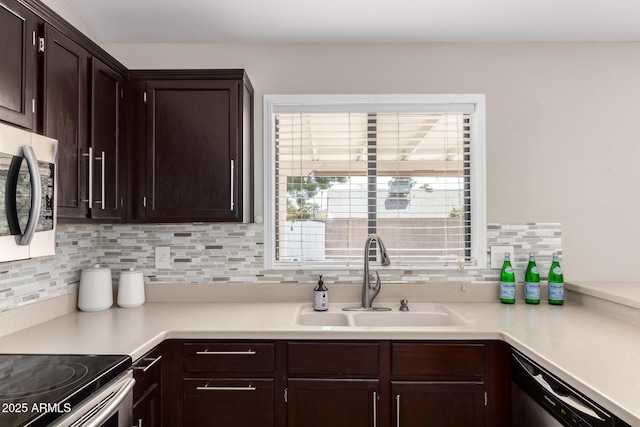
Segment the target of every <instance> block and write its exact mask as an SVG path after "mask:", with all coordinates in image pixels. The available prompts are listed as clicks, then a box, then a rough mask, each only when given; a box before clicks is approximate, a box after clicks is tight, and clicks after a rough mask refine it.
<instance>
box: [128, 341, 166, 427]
mask: <svg viewBox="0 0 640 427" xmlns="http://www.w3.org/2000/svg"><path fill="white" fill-rule="evenodd" d="M161 360H162V355H161V353H160V348H159V347H156V348H154V349H153V350H151V351H149V352H148V353H147V354H145V355H144V356H142V357H141V358H140V359H138V360H137V361H136V362H135V363H134V364H133V377H134V378H135V380H136V385H135V386H134V388H133V425H134V426H135V427H160V425H161V424H160V389H161V375H160V372H161V367H162V362H161Z"/></svg>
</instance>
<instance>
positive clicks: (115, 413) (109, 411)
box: [52, 369, 136, 427]
mask: <svg viewBox="0 0 640 427" xmlns="http://www.w3.org/2000/svg"><path fill="white" fill-rule="evenodd" d="M135 383H136V380H134V379H133V373H132V371H131V370H130V369H129V370H127V371H126V372H125V373H123V374H122V375H120V376H118V377H117V378H115V379H114V380H113V381H111V382H109V384H107V385H105V386H104V387H102V388H100V390H98V391H97V392H96V393H94V394H93V395H92V396H90V397H88V398H87V399H85V400H84V401H82V402H81V403H80V404H79V405H77V406H76V407H75V408H72V410H71V412H70V413H69V414H68V415H66V416H65V417H64V418H63V419H61V420H57V421H56V422H55V423H54V424H52V426H56V427H131V426H132V425H133V415H132V408H133V386H134V385H135Z"/></svg>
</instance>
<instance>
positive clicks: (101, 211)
mask: <svg viewBox="0 0 640 427" xmlns="http://www.w3.org/2000/svg"><path fill="white" fill-rule="evenodd" d="M91 65H92V67H91V148H92V159H91V162H92V163H91V165H90V166H91V175H90V176H91V179H90V183H89V184H90V185H91V187H90V200H91V202H90V206H89V207H90V209H91V217H92V218H105V219H121V218H123V216H124V194H123V192H124V188H125V186H126V174H125V170H126V168H125V167H124V161H125V158H124V157H123V155H124V151H125V150H124V146H123V145H124V144H123V143H124V139H123V135H124V132H123V131H124V129H123V128H124V126H123V123H122V120H123V115H122V113H123V96H124V82H125V79H124V78H123V77H122V76H121V75H120V74H118V73H116V72H115V71H113V70H112V69H111V68H110V67H108V66H107V65H105V64H104V63H102V62H101V61H100V60H98V59H96V58H93V59H92V63H91Z"/></svg>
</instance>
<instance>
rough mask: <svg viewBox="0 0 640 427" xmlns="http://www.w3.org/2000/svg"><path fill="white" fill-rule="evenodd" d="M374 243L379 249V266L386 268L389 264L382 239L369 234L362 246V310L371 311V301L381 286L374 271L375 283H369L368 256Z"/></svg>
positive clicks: (378, 277)
mask: <svg viewBox="0 0 640 427" xmlns="http://www.w3.org/2000/svg"><path fill="white" fill-rule="evenodd" d="M374 242H375V243H376V244H377V245H378V248H379V249H380V264H381V265H384V266H387V265H389V264H391V260H390V259H389V255H387V248H385V247H384V243H383V242H382V239H381V238H380V236H378V235H377V234H370V235H369V236H368V237H367V241H366V243H365V244H364V280H363V282H362V308H363V309H365V310H369V309H371V304H372V303H373V300H374V299H375V298H376V296H378V293H379V292H380V288H381V286H382V284H381V283H380V275H379V274H378V272H377V271H376V272H375V273H376V282H375V284H372V283H371V275H370V274H369V256H370V250H371V244H372V243H374Z"/></svg>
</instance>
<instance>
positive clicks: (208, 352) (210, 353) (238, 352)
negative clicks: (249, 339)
mask: <svg viewBox="0 0 640 427" xmlns="http://www.w3.org/2000/svg"><path fill="white" fill-rule="evenodd" d="M196 354H203V355H205V354H208V355H234V354H239V355H245V356H247V355H248V356H251V355H253V354H256V352H255V350H251V349H249V350H247V351H209V350H205V351H197V352H196Z"/></svg>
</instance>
